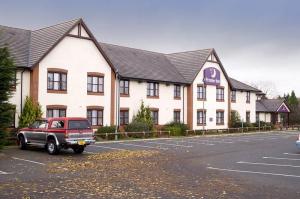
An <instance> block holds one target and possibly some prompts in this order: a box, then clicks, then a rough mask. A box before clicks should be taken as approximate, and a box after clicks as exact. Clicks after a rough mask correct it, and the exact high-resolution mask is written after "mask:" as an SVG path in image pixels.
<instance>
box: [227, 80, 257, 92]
mask: <svg viewBox="0 0 300 199" xmlns="http://www.w3.org/2000/svg"><path fill="white" fill-rule="evenodd" d="M229 78H230V79H232V80H234V81H237V82H239V83H241V84H244V85H246V86H249V87H251V88H253V89H255V90H258V91H261V90H260V89H258V88H255V87H253V86H250V85H248V84H246V83H244V82H241V81H239V80H237V79H235V78H232V77H229Z"/></svg>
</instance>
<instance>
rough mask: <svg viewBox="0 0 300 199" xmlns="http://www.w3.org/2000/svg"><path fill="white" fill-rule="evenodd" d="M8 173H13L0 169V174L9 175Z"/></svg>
mask: <svg viewBox="0 0 300 199" xmlns="http://www.w3.org/2000/svg"><path fill="white" fill-rule="evenodd" d="M9 174H13V173H11V172H10V173H9V172H4V171H0V175H9Z"/></svg>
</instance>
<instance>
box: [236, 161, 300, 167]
mask: <svg viewBox="0 0 300 199" xmlns="http://www.w3.org/2000/svg"><path fill="white" fill-rule="evenodd" d="M237 164H251V165H263V166H277V167H294V168H299V167H300V166H296V165H289V164H269V163H262V162H244V161H240V162H237Z"/></svg>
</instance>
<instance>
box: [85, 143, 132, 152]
mask: <svg viewBox="0 0 300 199" xmlns="http://www.w3.org/2000/svg"><path fill="white" fill-rule="evenodd" d="M90 147H97V148H104V149H113V150H120V151H127V150H126V149H120V148H114V147H109V146H99V145H95V144H94V145H90Z"/></svg>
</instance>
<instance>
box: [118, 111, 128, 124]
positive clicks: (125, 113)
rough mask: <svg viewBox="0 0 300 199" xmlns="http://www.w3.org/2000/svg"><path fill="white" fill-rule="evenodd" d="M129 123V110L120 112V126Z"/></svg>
mask: <svg viewBox="0 0 300 199" xmlns="http://www.w3.org/2000/svg"><path fill="white" fill-rule="evenodd" d="M128 123H129V110H120V125H127V124H128Z"/></svg>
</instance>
